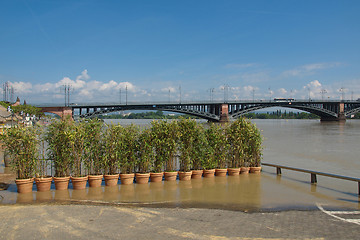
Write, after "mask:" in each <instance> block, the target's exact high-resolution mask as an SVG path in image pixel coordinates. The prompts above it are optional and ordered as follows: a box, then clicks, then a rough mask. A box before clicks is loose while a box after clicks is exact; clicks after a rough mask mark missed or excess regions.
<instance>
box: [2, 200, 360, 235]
mask: <svg viewBox="0 0 360 240" xmlns="http://www.w3.org/2000/svg"><path fill="white" fill-rule="evenodd" d="M0 216H2V221H1V225H0V239H143V238H145V239H358V237H359V234H360V226H359V225H358V223H353V222H348V221H346V219H345V220H344V219H338V218H335V217H333V216H331V215H329V214H328V213H326V212H323V211H319V210H318V211H281V212H266V213H264V212H257V213H244V212H240V211H227V210H219V209H196V208H188V209H184V208H144V207H136V208H134V207H119V206H93V205H51V204H50V205H49V204H45V205H44V204H41V205H7V206H5V205H3V206H0ZM356 216H359V215H356V214H352V215H350V214H347V215H346V217H347V218H348V219H349V218H354V217H356Z"/></svg>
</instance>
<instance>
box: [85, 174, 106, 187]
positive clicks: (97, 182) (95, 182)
mask: <svg viewBox="0 0 360 240" xmlns="http://www.w3.org/2000/svg"><path fill="white" fill-rule="evenodd" d="M102 179H103V175H89V176H88V180H89V187H101V183H102Z"/></svg>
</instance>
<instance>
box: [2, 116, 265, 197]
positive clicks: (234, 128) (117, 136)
mask: <svg viewBox="0 0 360 240" xmlns="http://www.w3.org/2000/svg"><path fill="white" fill-rule="evenodd" d="M2 141H3V143H4V145H5V146H6V148H7V150H8V152H9V154H10V155H11V156H12V158H13V167H14V168H15V169H16V170H17V171H18V179H31V178H33V177H34V176H36V178H35V181H36V183H37V185H38V183H39V185H40V183H41V182H47V186H46V188H45V189H44V190H46V189H50V184H51V177H48V176H46V171H45V170H46V168H47V166H46V161H44V160H39V159H45V158H46V157H47V158H48V159H51V160H52V161H53V163H54V169H55V174H54V177H53V180H54V182H55V187H56V189H66V188H68V184H69V180H70V179H71V181H72V184H73V188H80V189H82V188H85V186H86V181H89V185H90V186H92V187H93V186H100V185H101V181H102V178H103V177H104V179H105V184H106V185H114V184H117V182H118V179H119V176H120V180H121V183H122V184H130V183H133V181H134V175H135V173H136V182H137V183H143V182H148V181H149V175H150V179H151V181H162V179H163V176H164V177H165V180H168V181H171V180H176V178H177V175H178V174H179V179H180V180H189V179H191V178H199V177H201V176H202V175H203V176H204V177H208V176H214V172H215V169H217V170H216V175H217V176H221V175H223V176H224V175H226V173H227V172H228V174H229V175H234V174H235V175H236V174H239V172H240V171H241V169H242V168H243V169H244V171H245V170H246V169H248V168H249V167H260V160H261V151H262V147H261V143H262V137H261V134H260V131H259V130H258V129H257V127H256V126H255V125H254V124H252V123H251V122H250V121H248V120H246V119H243V118H240V119H238V120H236V121H235V122H232V123H231V124H228V125H219V124H210V125H203V124H199V123H197V122H196V121H195V120H191V119H181V120H179V121H153V122H152V123H151V126H150V127H149V128H145V129H140V128H139V127H138V126H135V125H129V126H121V125H119V124H118V125H112V124H111V125H105V124H104V123H103V122H101V121H99V120H96V119H95V120H84V121H79V122H75V121H72V120H70V119H62V120H57V121H54V122H52V123H51V124H50V125H49V126H48V127H47V129H46V130H44V129H41V128H33V127H31V128H24V127H20V126H19V127H18V128H11V129H9V130H7V132H6V134H5V135H4V136H3V137H2ZM45 143H46V144H47V147H46V148H45V147H44V144H45ZM39 146H40V147H39ZM24 153H26V154H25V155H24ZM177 157H178V160H179V167H177V166H176V165H177ZM178 170H179V171H178ZM119 174H120V175H119ZM30 181H31V180H30ZM49 182H50V183H49ZM18 190H19V187H18ZM38 190H39V186H38ZM40 191H41V190H40Z"/></svg>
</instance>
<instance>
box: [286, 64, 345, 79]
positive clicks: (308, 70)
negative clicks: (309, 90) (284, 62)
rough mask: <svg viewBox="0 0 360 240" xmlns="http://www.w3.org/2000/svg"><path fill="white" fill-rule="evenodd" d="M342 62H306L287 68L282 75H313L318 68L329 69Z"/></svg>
mask: <svg viewBox="0 0 360 240" xmlns="http://www.w3.org/2000/svg"><path fill="white" fill-rule="evenodd" d="M340 65H341V63H338V62H332V63H313V64H306V65H302V66H299V67H296V68H294V69H290V70H286V71H284V72H283V73H282V74H281V75H282V76H284V77H297V76H304V75H311V74H314V73H315V71H316V70H321V69H328V68H334V67H338V66H340Z"/></svg>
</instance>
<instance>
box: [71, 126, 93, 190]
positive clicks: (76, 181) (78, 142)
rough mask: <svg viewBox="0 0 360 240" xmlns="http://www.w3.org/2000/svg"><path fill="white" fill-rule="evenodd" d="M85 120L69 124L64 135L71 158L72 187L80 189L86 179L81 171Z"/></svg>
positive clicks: (84, 185)
mask: <svg viewBox="0 0 360 240" xmlns="http://www.w3.org/2000/svg"><path fill="white" fill-rule="evenodd" d="M85 125H86V122H85V121H80V122H74V121H72V122H71V124H70V128H69V131H67V132H66V135H67V136H68V138H69V147H70V148H69V151H70V157H71V159H72V161H71V162H72V165H71V166H72V169H71V183H72V185H73V189H75V190H80V189H85V188H86V183H87V180H88V176H87V174H86V173H85V172H84V171H83V170H84V169H83V165H84V153H85Z"/></svg>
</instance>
